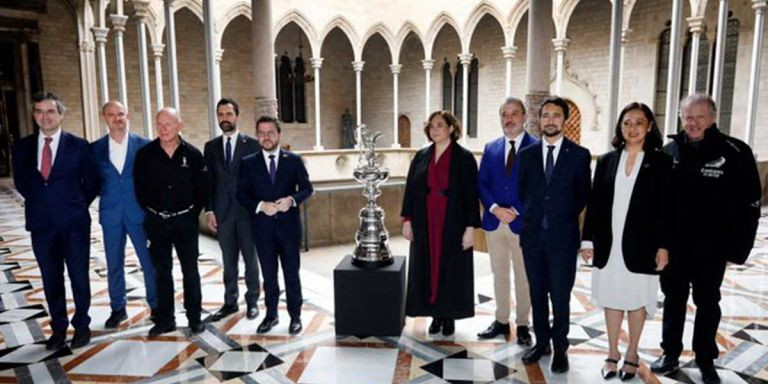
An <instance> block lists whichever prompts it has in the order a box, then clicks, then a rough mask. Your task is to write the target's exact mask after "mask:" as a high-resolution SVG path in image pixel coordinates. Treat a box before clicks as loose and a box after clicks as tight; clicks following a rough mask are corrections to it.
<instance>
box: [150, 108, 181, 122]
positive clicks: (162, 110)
mask: <svg viewBox="0 0 768 384" xmlns="http://www.w3.org/2000/svg"><path fill="white" fill-rule="evenodd" d="M161 113H167V114H169V115H171V116H173V117H175V118H176V121H177V122H179V123H180V122H181V116H180V115H179V111H177V110H176V108H172V107H163V108H160V110H159V111H157V113H156V114H155V119H157V118H158V116H160V114H161Z"/></svg>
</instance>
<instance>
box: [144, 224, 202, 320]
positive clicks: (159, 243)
mask: <svg viewBox="0 0 768 384" xmlns="http://www.w3.org/2000/svg"><path fill="white" fill-rule="evenodd" d="M144 229H145V231H146V232H147V239H148V240H149V255H150V256H151V257H152V263H153V264H154V265H155V272H156V276H157V281H156V283H157V284H156V285H157V308H155V315H156V322H157V323H158V324H169V323H171V322H173V321H174V301H175V300H174V288H173V273H172V272H173V258H172V257H173V249H174V248H175V249H176V255H177V256H178V258H179V262H180V264H181V272H182V274H183V279H184V309H185V310H186V312H187V320H189V324H190V325H192V324H197V323H200V308H201V303H202V295H201V293H200V273H199V272H198V270H197V258H198V254H199V247H198V224H197V216H196V215H195V214H194V213H193V212H190V213H187V214H184V215H181V216H177V217H173V218H169V219H162V218H160V217H159V216H156V215H154V214H151V213H150V214H147V217H146V218H145V219H144Z"/></svg>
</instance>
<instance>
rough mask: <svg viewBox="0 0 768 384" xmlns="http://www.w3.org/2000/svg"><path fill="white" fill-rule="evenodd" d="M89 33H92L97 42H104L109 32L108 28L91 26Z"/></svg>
mask: <svg viewBox="0 0 768 384" xmlns="http://www.w3.org/2000/svg"><path fill="white" fill-rule="evenodd" d="M91 33H93V39H94V40H95V41H96V42H97V43H101V44H104V43H106V42H107V35H108V34H109V28H102V27H93V28H91Z"/></svg>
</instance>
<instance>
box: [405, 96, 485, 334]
mask: <svg viewBox="0 0 768 384" xmlns="http://www.w3.org/2000/svg"><path fill="white" fill-rule="evenodd" d="M424 133H425V134H426V135H427V137H428V138H429V140H430V141H432V145H430V146H429V147H427V148H424V149H422V150H420V151H419V152H417V153H416V155H415V156H414V158H413V161H412V162H411V166H410V168H409V170H408V179H407V181H406V185H405V196H404V198H403V208H402V211H401V214H400V215H401V216H402V217H403V236H404V237H405V238H406V239H407V240H409V241H410V242H411V247H410V256H409V268H408V293H407V297H406V314H407V315H408V316H432V317H433V320H432V324H431V325H430V326H429V333H431V334H435V333H438V332H440V331H441V330H442V333H443V335H445V336H449V335H452V334H453V333H454V331H455V325H454V320H455V319H461V318H466V317H472V316H474V314H475V308H474V272H473V271H474V269H473V264H472V251H473V250H472V247H473V245H474V228H478V227H480V209H479V205H478V197H477V162H476V160H475V157H474V155H472V153H471V152H469V151H468V150H466V149H464V148H463V147H462V146H461V145H459V144H458V143H457V140H458V139H459V138H460V137H461V127H460V125H459V122H458V120H457V119H456V117H454V116H453V115H452V114H451V113H450V112H447V111H437V112H434V113H432V114H431V115H430V116H429V124H427V126H426V127H425V128H424Z"/></svg>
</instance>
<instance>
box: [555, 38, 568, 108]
mask: <svg viewBox="0 0 768 384" xmlns="http://www.w3.org/2000/svg"><path fill="white" fill-rule="evenodd" d="M570 41H571V39H567V38H562V39H553V40H552V44H554V46H555V54H557V64H556V65H557V66H556V68H555V93H556V94H558V95H561V96H562V94H563V77H564V76H565V51H566V50H567V49H568V43H569V42H570Z"/></svg>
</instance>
